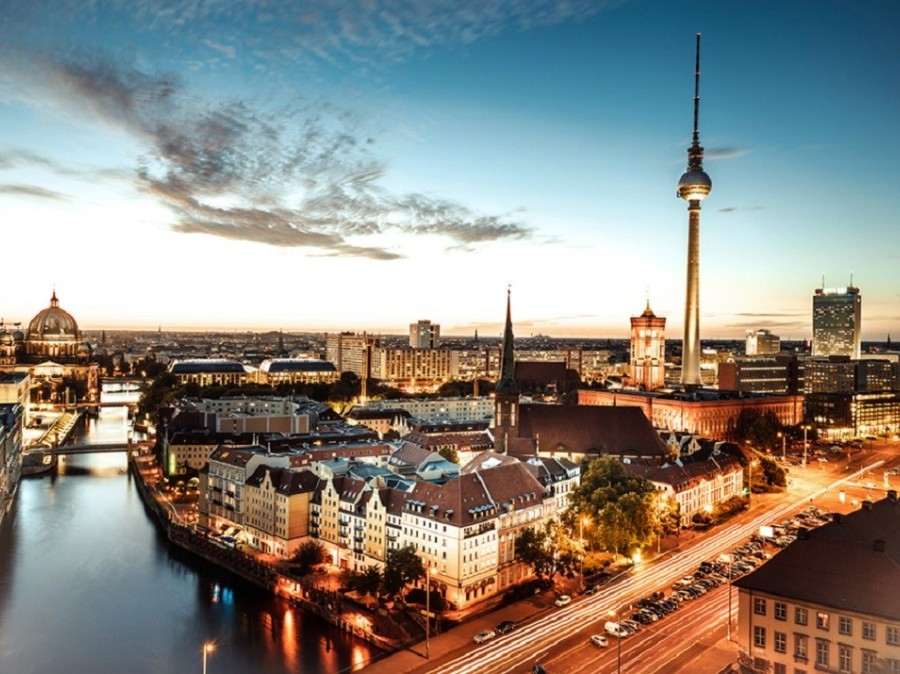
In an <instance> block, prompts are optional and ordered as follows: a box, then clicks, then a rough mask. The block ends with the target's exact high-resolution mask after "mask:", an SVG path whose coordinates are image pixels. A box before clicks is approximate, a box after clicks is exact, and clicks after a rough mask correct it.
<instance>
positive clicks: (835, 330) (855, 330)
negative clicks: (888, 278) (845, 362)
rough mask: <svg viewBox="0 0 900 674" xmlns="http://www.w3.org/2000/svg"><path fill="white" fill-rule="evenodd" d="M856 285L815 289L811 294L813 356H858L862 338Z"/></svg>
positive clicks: (858, 296)
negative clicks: (813, 293)
mask: <svg viewBox="0 0 900 674" xmlns="http://www.w3.org/2000/svg"><path fill="white" fill-rule="evenodd" d="M861 319H862V296H861V295H860V294H859V288H856V287H854V286H852V285H851V286H848V287H846V288H816V293H815V295H813V335H812V355H813V356H814V357H815V356H849V357H850V358H859V354H860V345H861V341H862V329H861V328H862V320H861Z"/></svg>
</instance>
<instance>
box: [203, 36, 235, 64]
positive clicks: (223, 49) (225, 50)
mask: <svg viewBox="0 0 900 674" xmlns="http://www.w3.org/2000/svg"><path fill="white" fill-rule="evenodd" d="M203 44H205V45H206V46H207V47H209V48H210V49H212V50H215V51H217V52H219V53H220V54H224V55H225V56H227V57H228V58H230V59H233V58H234V57H235V56H236V55H237V51H236V50H235V48H234V47H229V46H228V45H224V44H219V43H218V42H214V41H213V40H210V39H206V40H204V41H203Z"/></svg>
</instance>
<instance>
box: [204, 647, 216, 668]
mask: <svg viewBox="0 0 900 674" xmlns="http://www.w3.org/2000/svg"><path fill="white" fill-rule="evenodd" d="M214 650H216V645H215V644H214V643H213V642H212V641H204V642H203V674H206V656H207V655H209V654H210V653H212V652H213V651H214Z"/></svg>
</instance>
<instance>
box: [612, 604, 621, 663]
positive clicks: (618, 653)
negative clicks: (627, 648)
mask: <svg viewBox="0 0 900 674" xmlns="http://www.w3.org/2000/svg"><path fill="white" fill-rule="evenodd" d="M609 616H610V617H611V618H615V619H616V625H618V626H619V628H618V629H617V630H616V674H622V625H621V623H620V622H619V612H618V611H610V612H609Z"/></svg>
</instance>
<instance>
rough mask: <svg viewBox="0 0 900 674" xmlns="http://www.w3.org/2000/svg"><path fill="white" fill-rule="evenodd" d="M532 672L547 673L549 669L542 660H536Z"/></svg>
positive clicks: (532, 673) (536, 673)
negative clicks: (545, 667)
mask: <svg viewBox="0 0 900 674" xmlns="http://www.w3.org/2000/svg"><path fill="white" fill-rule="evenodd" d="M531 674H547V670H546V669H544V665H542V664H541V663H540V662H535V663H534V666H533V667H532V668H531Z"/></svg>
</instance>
